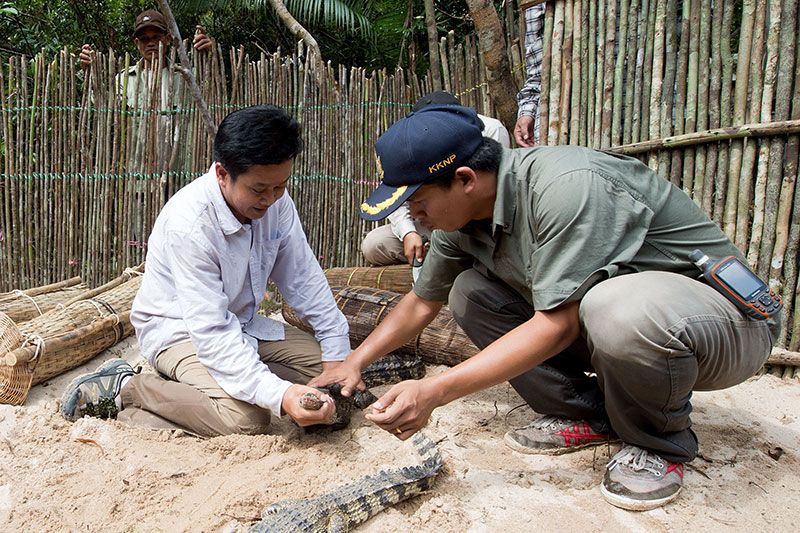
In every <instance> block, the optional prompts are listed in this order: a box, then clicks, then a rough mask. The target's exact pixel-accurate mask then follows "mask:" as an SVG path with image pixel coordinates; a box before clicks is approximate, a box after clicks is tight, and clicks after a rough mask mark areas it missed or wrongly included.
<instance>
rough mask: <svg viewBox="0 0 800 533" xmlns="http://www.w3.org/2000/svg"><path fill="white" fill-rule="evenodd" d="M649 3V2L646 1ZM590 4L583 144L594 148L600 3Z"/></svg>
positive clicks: (590, 0) (593, 0)
mask: <svg viewBox="0 0 800 533" xmlns="http://www.w3.org/2000/svg"><path fill="white" fill-rule="evenodd" d="M645 1H647V0H645ZM588 2H589V10H588V11H589V32H588V34H587V35H586V40H587V41H588V52H589V53H588V55H587V56H586V57H587V61H586V62H587V63H588V64H589V65H588V69H587V76H586V110H585V113H586V126H585V130H586V140H585V142H584V143H582V144H583V145H584V146H588V147H590V148H594V147H596V146H597V145H596V144H595V143H594V130H595V122H594V117H595V105H596V100H595V88H596V86H597V64H598V63H597V35H598V30H597V20H598V13H597V10H598V6H599V4H600V2H596V1H595V0H588Z"/></svg>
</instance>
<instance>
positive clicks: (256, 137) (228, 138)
mask: <svg viewBox="0 0 800 533" xmlns="http://www.w3.org/2000/svg"><path fill="white" fill-rule="evenodd" d="M302 149H303V140H302V139H301V138H300V125H299V124H298V123H297V121H296V120H295V119H294V118H293V117H292V116H291V115H289V113H287V112H286V111H285V110H283V109H281V108H280V107H276V106H274V105H255V106H252V107H245V108H244V109H239V110H238V111H234V112H233V113H231V114H230V115H228V116H227V117H225V118H224V119H223V120H222V123H221V124H220V125H219V129H217V135H216V137H214V160H215V161H217V162H218V163H220V164H221V165H222V166H223V167H225V170H227V171H228V173H229V174H230V176H231V179H233V180H235V179H236V178H237V177H238V176H239V175H240V174H241V173H243V172H247V170H248V169H249V168H250V167H252V166H253V165H277V164H280V163H283V162H284V161H288V160H289V159H294V158H295V156H297V154H298V153H299V152H300V150H302Z"/></svg>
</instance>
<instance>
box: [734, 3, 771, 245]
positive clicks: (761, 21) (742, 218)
mask: <svg viewBox="0 0 800 533" xmlns="http://www.w3.org/2000/svg"><path fill="white" fill-rule="evenodd" d="M762 1H765V0H762ZM757 9H758V12H757V14H756V21H755V34H754V36H753V48H752V53H751V55H750V95H749V99H750V106H749V109H748V110H747V120H748V121H749V122H758V121H760V120H761V116H762V112H761V106H762V105H763V98H762V96H763V91H764V47H765V45H766V40H765V38H764V34H765V31H766V27H765V24H766V19H767V10H766V9H765V5H764V6H762V5H761V4H759V5H758V6H757ZM757 159H758V143H757V142H746V143H745V145H744V149H743V150H742V158H741V170H740V174H739V187H738V191H739V200H738V202H737V204H738V205H737V210H736V225H737V227H736V235H735V238H734V243H735V244H736V246H737V247H739V249H740V250H744V251H746V250H747V237H748V235H749V231H750V219H751V216H752V213H751V211H750V210H751V204H752V202H753V183H754V176H753V172H754V171H753V169H754V168H755V166H756V163H757ZM740 224H741V225H742V226H740Z"/></svg>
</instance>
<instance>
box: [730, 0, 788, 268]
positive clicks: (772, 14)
mask: <svg viewBox="0 0 800 533" xmlns="http://www.w3.org/2000/svg"><path fill="white" fill-rule="evenodd" d="M780 28H781V0H770V2H769V30H768V33H767V61H766V64H765V67H764V91H763V94H762V96H761V122H769V121H770V120H771V119H772V102H773V98H774V95H775V80H776V77H777V68H778V57H779V56H778V54H779V50H778V47H779V43H780V33H781V30H780ZM769 155H770V153H769V140H767V139H764V140H761V141H760V148H759V151H758V167H757V172H756V183H755V192H754V194H753V202H752V206H753V226H752V228H751V233H750V246H749V247H748V249H747V260H748V261H749V262H750V265H752V266H753V267H756V266H757V265H758V251H759V246H758V243H759V242H760V240H761V236H762V233H763V229H764V209H765V207H766V198H765V196H766V188H767V174H768V172H769ZM751 180H752V177H751V176H742V177H741V181H740V183H739V194H740V202H739V206H738V211H739V213H740V214H743V215H744V214H746V213H747V208H748V207H749V206H750V202H748V203H747V204H744V203H743V201H742V200H741V196H742V193H743V192H745V191H747V190H749V188H750V184H751ZM748 200H749V197H748ZM740 231H741V228H737V236H738V234H739V232H740ZM745 235H746V233H745ZM757 272H758V270H757ZM758 273H759V275H762V276H763V275H764V274H763V273H760V272H758Z"/></svg>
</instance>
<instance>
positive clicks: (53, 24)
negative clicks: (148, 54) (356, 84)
mask: <svg viewBox="0 0 800 533" xmlns="http://www.w3.org/2000/svg"><path fill="white" fill-rule="evenodd" d="M170 5H171V7H172V10H173V12H174V14H175V17H176V19H177V21H178V26H179V27H180V29H181V31H182V32H183V33H184V35H183V36H184V37H191V35H192V33H193V30H194V26H195V24H203V25H204V26H205V27H206V29H207V31H208V33H209V34H210V35H212V36H214V37H215V38H216V39H217V40H218V41H219V42H220V43H222V44H224V45H225V46H226V47H239V46H243V47H244V48H245V49H246V50H247V51H248V52H249V53H251V54H253V55H258V54H260V53H261V52H267V53H272V52H275V51H276V50H278V49H279V48H280V49H282V50H291V49H293V48H294V46H295V41H296V39H295V37H294V36H293V35H292V34H291V33H290V32H289V31H288V30H287V29H286V27H285V26H284V25H283V24H282V23H281V22H280V21H279V20H278V18H277V16H276V15H275V13H274V12H273V10H272V8H271V7H270V5H269V2H267V1H266V0H240V1H234V2H231V1H222V0H173V1H172V2H170ZM285 5H286V6H287V8H288V9H289V11H290V12H291V13H292V14H293V15H294V17H295V18H296V19H297V20H298V21H299V22H300V23H301V24H303V25H304V27H305V28H306V29H307V30H308V31H310V32H311V34H312V35H314V37H315V38H316V40H317V42H318V43H319V45H320V48H321V51H322V54H323V57H324V58H325V60H329V61H332V62H333V63H334V64H344V65H348V66H352V65H357V66H363V67H366V68H368V69H375V68H394V67H396V66H401V67H411V68H414V69H416V70H418V71H419V72H422V71H424V70H425V69H426V68H427V64H428V62H427V53H428V51H427V48H428V46H427V39H426V36H425V17H424V7H423V2H422V0H407V1H406V2H398V1H396V0H285ZM152 7H157V2H155V1H154V0H19V1H14V2H13V3H12V2H1V1H0V56H8V55H11V54H26V55H33V54H35V53H38V52H39V51H40V50H45V51H47V52H50V53H53V52H55V51H57V50H60V49H62V48H63V47H67V48H68V49H70V50H74V51H76V52H77V50H78V49H79V48H80V46H81V45H82V44H83V43H90V44H92V45H93V46H94V47H95V48H96V49H98V50H107V49H110V48H112V49H114V50H116V51H118V52H124V51H128V52H131V53H135V48H134V46H133V42H132V39H131V28H132V27H133V21H134V18H135V17H136V14H137V13H139V12H140V11H142V10H144V9H148V8H152ZM436 17H437V27H438V30H439V34H440V36H445V35H446V34H447V32H448V31H450V30H453V31H454V32H455V34H456V38H457V39H460V38H463V36H464V35H466V34H468V33H470V32H472V31H473V28H472V23H471V21H470V20H469V17H468V16H467V5H466V2H465V1H464V0H443V1H438V0H437V2H436Z"/></svg>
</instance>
